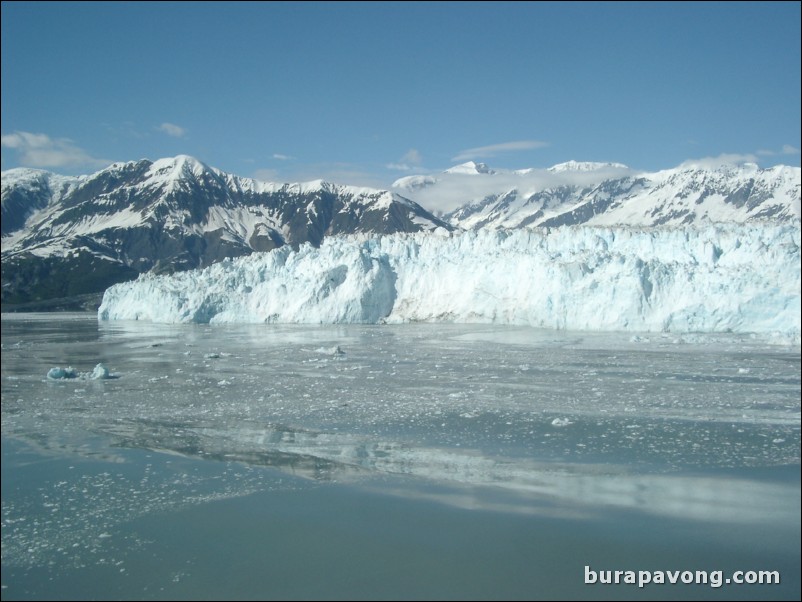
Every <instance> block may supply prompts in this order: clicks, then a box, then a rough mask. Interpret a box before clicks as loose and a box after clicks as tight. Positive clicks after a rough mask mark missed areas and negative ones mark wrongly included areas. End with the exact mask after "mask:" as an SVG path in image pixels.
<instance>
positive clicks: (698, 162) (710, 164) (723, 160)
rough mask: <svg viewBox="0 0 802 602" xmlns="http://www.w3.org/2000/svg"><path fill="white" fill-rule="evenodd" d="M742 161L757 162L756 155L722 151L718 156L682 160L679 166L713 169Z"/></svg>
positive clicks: (741, 162)
mask: <svg viewBox="0 0 802 602" xmlns="http://www.w3.org/2000/svg"><path fill="white" fill-rule="evenodd" d="M764 152H765V151H764ZM743 163H757V155H754V154H752V153H746V154H739V153H723V154H721V155H719V156H718V157H702V158H701V159H688V160H687V161H683V162H682V163H681V164H680V165H679V167H701V168H703V169H715V168H716V167H721V166H722V165H741V164H743Z"/></svg>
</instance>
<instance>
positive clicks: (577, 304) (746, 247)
mask: <svg viewBox="0 0 802 602" xmlns="http://www.w3.org/2000/svg"><path fill="white" fill-rule="evenodd" d="M440 233H441V235H438V234H392V235H386V236H381V237H374V236H367V235H363V236H350V237H330V238H327V239H326V240H324V242H323V244H322V245H321V247H320V248H313V247H310V246H304V247H302V248H300V249H299V250H297V251H294V250H292V249H290V248H289V247H283V248H281V249H277V250H275V251H273V252H271V253H259V254H254V255H251V256H249V257H241V258H238V259H234V260H231V261H225V262H220V263H217V264H215V265H213V266H210V267H208V268H205V269H203V270H191V271H188V272H182V273H180V274H174V275H170V276H168V275H164V276H154V275H146V276H143V277H142V278H139V279H138V280H136V281H134V282H126V283H122V284H117V285H115V286H113V287H111V288H109V289H108V290H107V291H106V293H105V295H104V298H103V303H102V305H101V307H100V309H99V313H98V315H99V318H100V319H102V320H152V321H154V322H200V323H207V322H244V323H249V322H250V323H274V322H296V323H297V322H301V323H341V322H346V323H354V322H357V323H377V322H388V323H398V322H423V321H425V322H438V321H439V322H480V323H490V322H492V323H500V324H525V325H531V326H537V327H543V328H557V329H569V330H619V331H620V330H624V331H625V330H632V331H657V332H673V333H687V332H726V331H733V332H758V333H765V334H769V333H771V334H772V335H773V334H774V333H779V338H778V339H777V340H778V341H779V340H783V341H786V342H796V344H798V342H799V332H800V295H799V287H800V229H799V227H798V226H797V225H792V224H786V225H774V226H769V225H766V224H726V225H722V224H719V225H712V224H711V225H707V226H704V227H699V228H697V227H685V228H657V229H648V228H644V229H635V228H621V227H619V228H603V227H588V226H570V227H565V228H557V229H552V230H547V229H543V228H538V229H532V230H528V229H521V230H516V231H498V230H482V231H478V232H470V231H469V232H460V233H445V232H444V231H441V232H440Z"/></svg>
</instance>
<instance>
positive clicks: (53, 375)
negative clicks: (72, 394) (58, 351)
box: [47, 366, 78, 380]
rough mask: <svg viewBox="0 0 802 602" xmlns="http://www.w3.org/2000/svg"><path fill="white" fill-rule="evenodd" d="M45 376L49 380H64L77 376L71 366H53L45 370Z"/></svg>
mask: <svg viewBox="0 0 802 602" xmlns="http://www.w3.org/2000/svg"><path fill="white" fill-rule="evenodd" d="M47 378H49V379H50V380H64V379H68V378H78V373H77V372H76V371H75V368H73V367H72V366H70V367H68V368H61V367H58V366H57V367H55V368H50V370H48V371H47Z"/></svg>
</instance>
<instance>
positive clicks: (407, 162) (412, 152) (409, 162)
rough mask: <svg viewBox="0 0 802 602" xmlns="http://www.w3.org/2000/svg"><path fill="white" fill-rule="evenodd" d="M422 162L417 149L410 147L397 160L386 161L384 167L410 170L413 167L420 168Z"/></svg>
mask: <svg viewBox="0 0 802 602" xmlns="http://www.w3.org/2000/svg"><path fill="white" fill-rule="evenodd" d="M422 163H423V157H422V156H421V154H420V152H419V151H418V149H416V148H411V149H409V150H408V151H407V152H405V153H404V156H403V157H401V159H399V160H398V161H397V162H393V163H387V164H386V165H385V167H386V168H387V169H393V170H395V171H412V170H413V169H420V166H421V164H422Z"/></svg>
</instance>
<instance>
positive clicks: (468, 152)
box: [451, 140, 549, 161]
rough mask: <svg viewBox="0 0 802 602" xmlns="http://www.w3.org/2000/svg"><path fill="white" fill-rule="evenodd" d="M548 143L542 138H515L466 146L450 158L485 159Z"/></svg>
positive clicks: (543, 145) (465, 159)
mask: <svg viewBox="0 0 802 602" xmlns="http://www.w3.org/2000/svg"><path fill="white" fill-rule="evenodd" d="M548 145H549V143H548V142H543V141H542V140H516V141H514V142H501V143H500V144H490V145H488V146H477V147H474V148H466V149H465V150H461V151H459V152H458V153H457V155H456V156H454V157H452V158H451V160H452V161H468V160H470V159H487V158H490V157H495V156H496V155H500V154H502V153H512V152H515V151H523V150H532V149H535V148H544V147H546V146H548Z"/></svg>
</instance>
